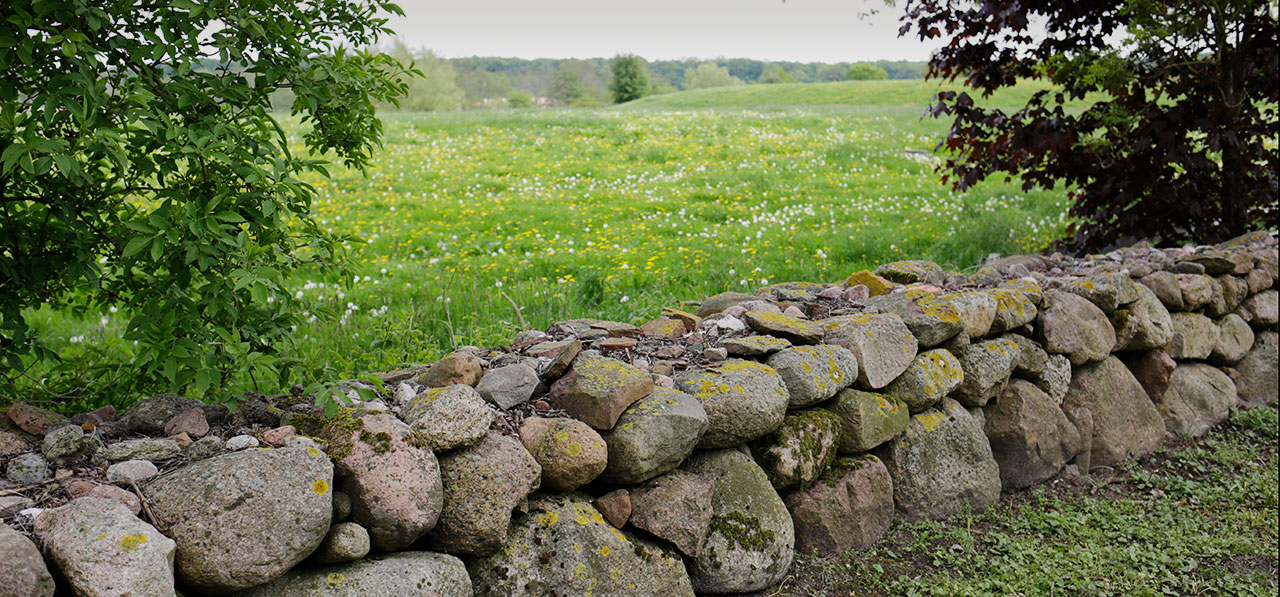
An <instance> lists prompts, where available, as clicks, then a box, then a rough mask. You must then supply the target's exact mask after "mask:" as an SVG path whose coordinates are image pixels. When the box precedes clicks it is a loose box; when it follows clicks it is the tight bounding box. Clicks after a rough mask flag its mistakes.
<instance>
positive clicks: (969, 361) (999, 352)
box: [951, 337, 1022, 407]
mask: <svg viewBox="0 0 1280 597" xmlns="http://www.w3.org/2000/svg"><path fill="white" fill-rule="evenodd" d="M1021 354H1022V348H1021V347H1020V346H1019V345H1018V342H1017V341H1015V340H1011V339H1009V338H1005V337H1000V338H993V339H991V340H983V341H982V342H975V343H973V344H970V345H969V346H966V347H965V348H963V349H960V350H957V351H956V354H955V357H956V360H958V361H959V362H960V369H961V370H962V371H964V376H963V377H962V378H961V380H960V383H958V384H956V386H955V389H954V390H952V391H951V396H952V397H953V398H955V399H956V400H959V401H960V403H961V404H963V405H965V406H975V407H980V406H984V405H986V403H987V401H989V400H991V399H992V398H994V397H996V396H997V395H999V394H1000V392H1001V391H1003V390H1004V384H1005V383H1006V382H1008V381H1009V376H1010V375H1011V374H1012V373H1013V367H1014V365H1015V364H1016V363H1017V362H1018V358H1019V357H1020V356H1021Z"/></svg>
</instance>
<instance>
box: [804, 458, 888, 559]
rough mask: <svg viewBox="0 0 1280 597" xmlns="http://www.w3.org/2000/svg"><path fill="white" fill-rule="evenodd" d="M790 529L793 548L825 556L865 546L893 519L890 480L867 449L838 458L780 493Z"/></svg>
mask: <svg viewBox="0 0 1280 597" xmlns="http://www.w3.org/2000/svg"><path fill="white" fill-rule="evenodd" d="M785 503H786V505H787V509H788V510H790V511H791V521H792V523H793V524H794V525H795V529H796V553H801V554H810V553H815V552H816V553H817V554H818V555H820V556H823V557H827V556H832V555H835V554H838V553H842V552H844V551H845V550H846V549H850V548H852V549H866V548H868V547H871V545H872V544H873V543H875V542H876V540H877V539H879V538H880V537H882V536H884V534H885V533H887V532H888V531H889V525H890V524H891V523H892V522H893V481H892V479H890V478H889V471H888V470H887V469H885V467H884V463H883V462H880V459H879V458H876V457H875V456H872V455H870V454H867V455H863V456H860V457H856V458H840V459H837V460H836V461H835V462H834V463H832V465H831V470H830V471H828V472H827V474H826V475H823V477H822V478H821V479H819V480H818V482H817V483H815V484H814V485H813V487H810V488H809V489H808V490H806V491H797V492H795V493H792V494H791V495H788V496H787V497H786V500H785Z"/></svg>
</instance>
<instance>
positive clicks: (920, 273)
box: [875, 260, 946, 284]
mask: <svg viewBox="0 0 1280 597" xmlns="http://www.w3.org/2000/svg"><path fill="white" fill-rule="evenodd" d="M875 273H876V275H877V276H881V277H883V278H885V279H886V280H891V281H893V282H897V283H899V284H916V283H921V284H941V283H942V282H943V280H944V279H945V277H946V274H945V272H943V271H942V268H941V267H940V266H938V264H936V263H934V262H932V261H919V260H916V261H894V262H892V263H886V264H884V265H881V266H880V267H877V268H876V271H875Z"/></svg>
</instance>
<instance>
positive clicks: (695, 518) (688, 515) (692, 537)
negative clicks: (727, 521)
mask: <svg viewBox="0 0 1280 597" xmlns="http://www.w3.org/2000/svg"><path fill="white" fill-rule="evenodd" d="M714 487H715V483H714V481H712V480H711V479H708V478H705V477H703V476H700V475H695V474H693V473H690V472H686V471H682V470H674V471H671V472H669V473H666V474H664V475H661V476H658V477H655V478H653V479H651V480H649V481H648V482H646V483H644V484H643V485H638V486H636V487H632V488H631V495H630V498H631V524H632V525H634V526H635V527H636V528H637V529H641V530H643V531H647V532H649V533H650V534H652V535H653V536H655V537H658V538H659V539H664V540H666V541H670V542H671V544H672V545H674V546H675V547H676V549H678V550H680V553H683V554H684V555H687V556H689V557H691V558H696V557H698V556H700V555H702V548H703V546H704V545H706V542H707V534H708V533H710V532H711V491H712V489H714Z"/></svg>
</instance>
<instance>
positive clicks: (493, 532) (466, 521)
mask: <svg viewBox="0 0 1280 597" xmlns="http://www.w3.org/2000/svg"><path fill="white" fill-rule="evenodd" d="M440 473H441V476H442V478H443V480H444V496H445V499H444V509H443V510H442V511H441V512H440V520H439V522H438V523H437V524H436V526H435V528H433V529H432V530H431V532H430V533H429V534H428V537H429V538H430V540H431V543H432V544H433V545H436V546H437V547H438V548H439V549H440V550H441V551H447V552H449V553H456V554H467V555H488V554H491V553H493V552H495V551H497V550H498V549H500V548H501V547H502V544H503V542H504V541H506V537H507V527H508V526H509V525H510V524H511V511H512V510H513V509H515V507H516V506H518V505H520V503H521V502H523V501H524V499H525V497H527V496H528V495H529V494H530V493H533V491H534V490H536V489H537V488H538V485H539V483H540V479H541V477H542V467H540V466H538V462H537V461H536V460H534V459H533V456H532V455H530V454H529V452H528V451H527V450H525V449H524V446H523V445H521V444H520V441H519V440H517V439H515V438H512V437H507V436H505V435H502V434H501V433H498V432H497V431H490V432H489V433H488V434H487V435H485V437H484V438H483V439H481V440H480V441H479V442H476V443H475V444H472V445H471V446H468V447H466V448H463V449H461V450H456V451H453V452H450V453H448V454H445V455H443V456H441V457H440Z"/></svg>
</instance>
